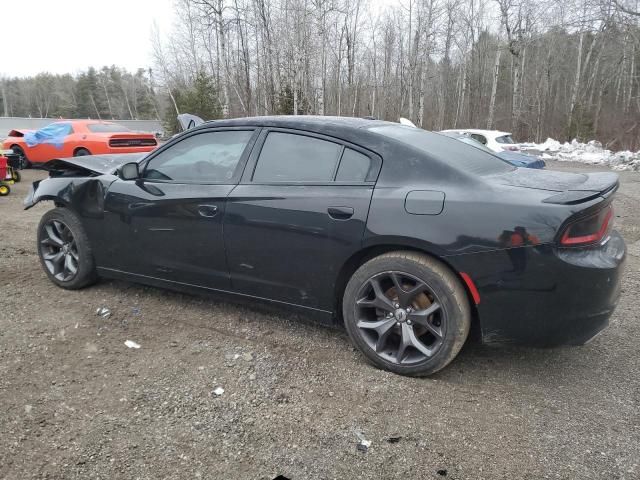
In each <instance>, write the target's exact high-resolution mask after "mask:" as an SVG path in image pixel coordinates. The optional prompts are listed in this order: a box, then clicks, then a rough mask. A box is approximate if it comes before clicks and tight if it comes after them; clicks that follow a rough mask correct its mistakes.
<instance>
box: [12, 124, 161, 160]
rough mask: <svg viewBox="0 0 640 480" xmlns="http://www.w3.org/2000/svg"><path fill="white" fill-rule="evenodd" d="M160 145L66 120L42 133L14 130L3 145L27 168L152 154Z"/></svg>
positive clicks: (110, 127)
mask: <svg viewBox="0 0 640 480" xmlns="http://www.w3.org/2000/svg"><path fill="white" fill-rule="evenodd" d="M157 145H158V142H157V140H156V138H155V136H154V135H153V134H150V133H139V132H132V131H130V130H129V129H128V128H127V127H123V126H122V125H118V124H117V123H113V122H102V121H97V120H64V121H60V122H53V123H51V124H49V125H47V126H46V127H43V128H41V129H40V130H11V131H10V132H9V135H8V137H7V138H6V139H5V140H4V142H2V148H3V149H8V150H13V151H14V152H15V153H16V154H18V155H20V156H21V157H22V158H23V159H24V160H25V162H26V163H27V164H28V165H31V164H34V163H43V162H47V161H49V160H53V159H55V158H65V157H80V156H85V155H97V154H105V153H137V152H150V151H151V150H153V149H154V148H156V146H157Z"/></svg>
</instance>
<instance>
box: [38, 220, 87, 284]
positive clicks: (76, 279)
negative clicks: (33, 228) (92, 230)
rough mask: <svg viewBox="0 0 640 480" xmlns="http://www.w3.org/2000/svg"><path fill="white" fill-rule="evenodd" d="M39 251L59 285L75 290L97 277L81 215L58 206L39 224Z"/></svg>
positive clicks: (45, 265) (46, 269)
mask: <svg viewBox="0 0 640 480" xmlns="http://www.w3.org/2000/svg"><path fill="white" fill-rule="evenodd" d="M38 253H39V255H40V262H41V263H42V267H43V268H44V271H45V272H46V274H47V276H48V277H49V278H50V279H51V281H52V282H53V283H55V284H56V285H58V286H60V287H62V288H67V289H70V290H75V289H79V288H83V287H86V286H87V285H90V284H92V283H94V282H95V281H96V280H97V275H96V269H95V263H94V260H93V253H92V251H91V245H90V244H89V239H88V238H87V234H86V232H85V230H84V227H83V226H82V223H81V221H80V218H79V217H78V216H77V215H76V214H75V213H74V212H73V211H71V210H69V209H67V208H55V209H53V210H49V211H48V212H47V213H45V214H44V215H43V216H42V219H41V220H40V224H39V225H38Z"/></svg>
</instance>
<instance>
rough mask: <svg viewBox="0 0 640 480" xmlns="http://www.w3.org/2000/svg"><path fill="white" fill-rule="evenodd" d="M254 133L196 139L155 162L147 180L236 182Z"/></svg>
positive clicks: (149, 167) (207, 134)
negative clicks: (236, 176)
mask: <svg viewBox="0 0 640 480" xmlns="http://www.w3.org/2000/svg"><path fill="white" fill-rule="evenodd" d="M252 135H253V131H252V130H227V131H219V132H205V133H200V134H197V135H192V136H190V137H187V138H185V139H184V140H182V141H180V142H178V143H176V144H175V145H172V146H171V147H169V148H168V149H167V150H165V151H163V152H161V153H160V154H159V155H157V156H155V157H154V158H152V159H151V161H150V162H149V163H148V164H147V167H146V168H145V171H144V178H146V179H149V180H165V181H174V182H185V183H227V182H229V181H230V180H231V179H232V178H233V174H234V172H235V170H236V167H237V166H238V162H239V161H240V157H241V156H242V152H244V149H245V148H246V146H247V143H249V139H250V138H251V136H252Z"/></svg>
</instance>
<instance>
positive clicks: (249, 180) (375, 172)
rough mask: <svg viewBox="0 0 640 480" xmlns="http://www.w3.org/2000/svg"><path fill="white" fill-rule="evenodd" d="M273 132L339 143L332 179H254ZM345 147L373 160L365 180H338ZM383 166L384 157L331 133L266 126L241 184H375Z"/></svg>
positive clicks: (251, 155) (259, 137)
mask: <svg viewBox="0 0 640 480" xmlns="http://www.w3.org/2000/svg"><path fill="white" fill-rule="evenodd" d="M271 132H277V133H288V134H292V135H301V136H306V137H311V138H316V139H318V140H324V141H327V142H331V143H335V144H337V145H338V146H339V147H340V148H339V153H338V160H337V162H336V165H335V167H334V170H333V173H332V175H331V180H328V181H316V182H312V181H292V180H287V181H280V182H278V181H271V182H256V181H253V176H254V174H255V170H256V167H257V166H258V160H259V159H260V154H261V153H262V148H263V147H264V144H265V141H266V140H267V136H268V135H269V133H271ZM345 148H350V149H352V150H354V151H356V152H358V153H361V154H363V155H365V156H367V157H369V160H370V161H371V167H370V168H369V173H368V174H367V178H366V179H365V181H363V182H355V181H337V180H336V179H335V178H336V175H337V174H338V170H339V169H340V164H341V163H342V156H343V154H344V150H345ZM381 167H382V157H380V156H379V155H377V154H374V153H372V152H370V151H369V150H366V149H364V148H362V147H360V146H358V145H354V144H352V143H350V142H347V141H345V140H342V139H340V138H336V137H331V136H329V135H323V134H320V133H315V132H309V131H306V130H297V129H293V128H280V127H265V128H263V129H262V131H261V132H260V135H259V136H258V138H257V139H256V143H255V145H254V148H253V150H252V152H251V154H250V157H249V160H248V162H247V164H246V166H245V171H244V173H243V175H242V180H241V181H240V184H241V185H274V186H301V185H310V186H363V185H365V186H371V185H375V183H376V182H377V180H378V176H379V174H380V170H381Z"/></svg>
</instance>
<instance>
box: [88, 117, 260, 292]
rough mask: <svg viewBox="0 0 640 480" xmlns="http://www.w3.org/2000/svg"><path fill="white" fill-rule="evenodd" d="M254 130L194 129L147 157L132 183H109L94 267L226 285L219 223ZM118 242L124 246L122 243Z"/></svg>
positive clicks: (188, 282) (207, 284) (220, 286)
mask: <svg viewBox="0 0 640 480" xmlns="http://www.w3.org/2000/svg"><path fill="white" fill-rule="evenodd" d="M253 135H254V131H252V130H241V129H240V130H239V129H231V130H211V131H196V132H194V133H193V134H191V135H188V136H185V137H181V138H179V139H177V141H174V142H172V143H171V144H170V145H168V146H167V147H166V148H164V149H162V150H160V151H158V152H157V153H156V154H154V155H152V156H151V157H150V159H149V160H148V161H147V162H145V164H144V165H143V172H142V175H141V178H140V179H139V180H137V181H122V180H118V181H116V182H114V183H113V184H112V185H111V186H110V188H109V191H108V193H107V196H106V200H105V222H104V225H105V227H106V231H105V239H107V240H108V238H109V237H118V238H121V239H125V238H126V239H127V240H128V241H127V242H122V241H119V242H113V245H109V243H108V241H107V242H105V245H104V247H103V248H102V249H101V250H102V251H103V253H101V255H102V258H101V259H100V260H99V261H98V264H99V265H103V266H106V267H107V268H112V269H115V270H124V271H128V272H129V273H134V274H137V275H143V276H147V277H153V278H159V279H163V280H168V281H172V282H178V283H185V284H190V285H197V286H203V287H207V288H213V289H223V290H227V289H228V288H229V286H230V281H229V271H228V268H227V262H226V257H225V250H224V239H223V233H222V220H223V218H224V215H225V208H226V198H227V195H228V194H229V193H230V192H231V191H232V190H233V188H234V186H235V185H236V184H237V181H238V179H239V176H240V173H241V171H242V165H243V162H244V159H245V157H246V153H245V151H247V150H248V145H249V144H250V143H251V140H252V137H253ZM123 245H124V246H123Z"/></svg>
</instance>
